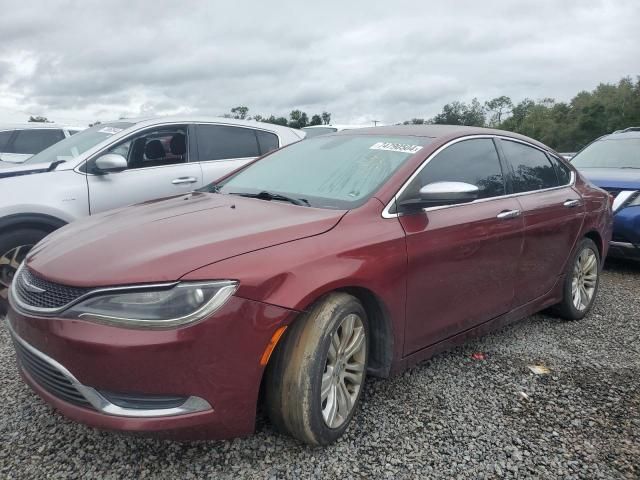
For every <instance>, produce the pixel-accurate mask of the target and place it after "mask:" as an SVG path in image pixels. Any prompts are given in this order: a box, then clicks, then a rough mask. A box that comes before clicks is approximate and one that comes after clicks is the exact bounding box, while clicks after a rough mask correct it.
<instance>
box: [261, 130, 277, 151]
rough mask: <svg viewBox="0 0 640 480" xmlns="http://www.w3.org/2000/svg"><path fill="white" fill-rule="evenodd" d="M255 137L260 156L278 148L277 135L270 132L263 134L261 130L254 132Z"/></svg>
mask: <svg viewBox="0 0 640 480" xmlns="http://www.w3.org/2000/svg"><path fill="white" fill-rule="evenodd" d="M256 135H257V136H258V145H260V155H264V154H265V153H269V152H272V151H273V150H277V149H278V148H280V142H279V141H278V136H277V135H275V134H273V133H271V132H263V131H262V130H256Z"/></svg>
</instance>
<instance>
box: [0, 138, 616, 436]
mask: <svg viewBox="0 0 640 480" xmlns="http://www.w3.org/2000/svg"><path fill="white" fill-rule="evenodd" d="M205 190H206V191H200V192H194V193H191V194H188V195H182V196H179V197H173V198H169V199H163V200H157V201H154V202H149V203H146V204H143V205H139V206H134V207H129V208H125V209H121V210H117V211H113V212H110V213H106V214H103V215H97V216H94V217H91V218H87V219H86V220H81V221H79V222H77V223H74V224H72V225H70V226H68V227H65V228H62V229H60V230H58V231H57V232H55V233H54V234H52V235H51V236H49V237H47V238H46V239H45V240H44V241H43V242H41V243H40V244H39V245H38V246H37V247H35V248H34V249H33V250H32V251H31V253H30V254H29V256H28V258H27V259H26V261H25V262H24V264H23V265H22V266H21V268H20V270H19V272H18V273H17V274H16V279H15V281H14V283H13V287H12V290H11V295H10V301H11V309H10V311H9V314H8V322H9V328H10V331H11V335H12V337H13V340H14V343H15V348H16V352H17V357H18V360H19V365H20V371H21V373H22V375H23V376H24V379H25V381H26V382H27V383H28V384H29V385H30V386H31V387H32V388H33V389H34V390H35V391H36V392H37V393H38V394H39V395H40V396H42V397H43V398H44V399H45V400H46V401H47V402H48V403H50V404H52V405H53V406H54V407H56V408H57V409H58V410H60V411H61V412H62V413H63V414H65V415H67V416H68V417H70V418H73V419H75V420H78V421H81V422H85V423H88V424H90V425H94V426H96V427H100V428H107V429H116V430H129V431H141V432H158V433H162V434H165V435H172V436H174V437H178V438H222V437H231V436H239V435H247V434H249V433H251V432H252V431H253V429H254V422H255V413H256V408H257V405H258V402H259V399H262V400H263V402H264V404H265V406H266V411H267V412H268V414H269V416H270V418H271V420H272V421H273V423H274V424H275V425H276V426H277V427H278V428H280V429H281V430H283V431H285V432H288V433H290V434H292V435H294V436H295V437H297V438H299V439H301V440H303V441H305V442H308V443H311V444H327V443H330V442H332V441H334V440H336V439H337V438H338V437H340V435H341V434H342V433H343V432H344V431H345V429H346V428H347V426H348V424H349V422H350V421H351V419H352V417H353V415H354V412H355V411H356V406H357V404H358V400H359V398H360V395H361V393H362V387H363V385H364V380H365V376H366V375H367V374H368V375H374V376H379V377H386V376H388V375H392V374H395V373H398V372H400V371H402V370H403V369H405V368H407V367H408V366H410V365H412V364H415V363H416V362H419V361H420V360H423V359H425V358H428V357H430V356H432V355H433V354H434V353H436V352H439V351H441V350H443V349H445V348H448V347H450V346H452V345H453V344H456V343H459V342H461V341H463V340H464V339H466V338H468V337H469V336H471V335H477V334H480V333H483V332H486V331H488V330H489V329H492V328H496V327H498V326H501V325H504V324H506V323H508V322H511V321H514V320H518V319H521V318H523V317H526V316H528V315H531V314H533V313H535V312H537V311H539V310H542V309H546V308H549V307H552V308H553V310H554V311H555V312H557V314H559V315H560V316H562V317H564V318H566V319H571V320H576V319H580V318H582V317H584V315H585V314H586V313H587V312H588V311H589V310H590V308H591V307H592V305H593V302H594V299H595V296H596V293H597V290H598V280H599V276H600V268H601V259H602V258H604V257H605V256H606V253H607V245H608V243H609V240H610V237H611V222H612V216H611V199H610V197H609V196H608V195H607V194H606V193H605V192H603V191H602V190H600V189H598V188H596V187H594V186H592V185H591V184H589V183H588V182H586V181H585V180H584V179H583V178H582V177H581V175H580V174H579V173H578V172H576V171H575V170H574V168H573V167H572V166H571V165H570V164H568V163H567V162H565V161H564V160H563V159H562V158H561V157H560V156H559V155H558V154H556V153H555V152H553V151H551V150H550V149H549V148H547V147H545V146H544V145H542V144H540V143H538V142H536V141H534V140H531V139H529V138H526V137H523V136H520V135H517V134H513V133H508V132H503V131H497V130H486V129H478V128H468V127H449V126H411V127H381V128H372V129H364V130H355V131H349V132H344V133H337V134H332V135H325V136H320V137H316V138H313V139H310V140H305V141H302V142H299V143H297V144H294V145H291V146H288V147H286V148H284V149H281V150H279V151H276V152H274V153H271V154H269V155H267V156H265V157H263V158H262V159H259V160H257V161H256V162H254V163H252V164H250V165H249V166H247V167H246V168H244V169H242V170H241V171H239V172H237V173H235V174H233V175H231V176H229V177H228V178H226V179H224V180H222V181H221V182H218V183H217V184H216V185H211V186H209V187H208V188H207V189H205ZM261 391H262V395H260V393H261Z"/></svg>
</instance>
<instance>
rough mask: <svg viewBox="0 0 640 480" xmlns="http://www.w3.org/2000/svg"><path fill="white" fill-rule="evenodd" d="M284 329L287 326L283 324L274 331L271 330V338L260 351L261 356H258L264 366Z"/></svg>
mask: <svg viewBox="0 0 640 480" xmlns="http://www.w3.org/2000/svg"><path fill="white" fill-rule="evenodd" d="M286 329H287V326H286V325H283V326H282V327H280V328H278V329H277V330H276V331H275V332H273V335H272V336H271V340H269V343H268V344H267V348H265V349H264V352H263V353H262V357H261V358H260V365H262V366H265V365H266V364H267V363H269V358H271V354H272V353H273V350H274V349H275V348H276V345H277V344H278V340H280V337H282V334H283V333H284V331H285V330H286Z"/></svg>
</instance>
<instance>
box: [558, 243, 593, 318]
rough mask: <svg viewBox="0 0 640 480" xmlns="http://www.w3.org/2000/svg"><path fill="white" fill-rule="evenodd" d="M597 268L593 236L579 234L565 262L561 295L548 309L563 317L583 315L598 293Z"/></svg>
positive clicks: (588, 309) (590, 306) (589, 308)
mask: <svg viewBox="0 0 640 480" xmlns="http://www.w3.org/2000/svg"><path fill="white" fill-rule="evenodd" d="M601 269H602V264H601V261H600V252H599V251H598V247H597V246H596V244H595V243H594V242H593V240H591V239H589V238H583V239H582V240H580V242H579V243H578V247H577V248H576V251H575V253H574V254H573V256H572V257H571V260H570V261H569V262H568V264H567V269H566V271H565V279H564V285H563V299H562V301H561V302H560V303H558V304H557V305H554V306H553V307H552V308H551V312H552V313H554V314H556V315H557V316H559V317H561V318H564V319H566V320H581V319H582V318H584V317H585V315H586V314H587V313H589V311H590V310H591V308H592V307H593V304H594V302H595V299H596V295H597V294H598V287H599V286H600V272H601Z"/></svg>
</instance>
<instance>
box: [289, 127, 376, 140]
mask: <svg viewBox="0 0 640 480" xmlns="http://www.w3.org/2000/svg"><path fill="white" fill-rule="evenodd" d="M370 126H371V125H313V126H311V127H304V128H303V129H302V130H304V131H305V132H306V133H307V138H312V137H317V136H318V135H326V134H327V133H336V132H342V131H344V130H355V129H357V128H368V127H370Z"/></svg>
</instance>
